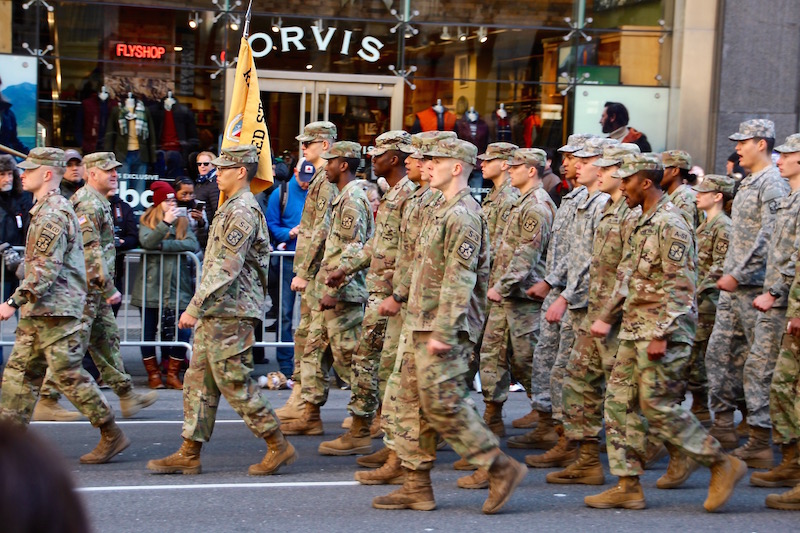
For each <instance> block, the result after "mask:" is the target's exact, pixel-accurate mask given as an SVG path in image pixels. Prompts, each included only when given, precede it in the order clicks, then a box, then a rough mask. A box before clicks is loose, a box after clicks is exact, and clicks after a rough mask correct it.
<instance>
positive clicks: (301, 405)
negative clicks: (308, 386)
mask: <svg viewBox="0 0 800 533" xmlns="http://www.w3.org/2000/svg"><path fill="white" fill-rule="evenodd" d="M300 389H301V387H300V383H295V384H294V387H292V393H291V394H290V395H289V399H288V400H286V403H285V404H284V406H283V407H279V408H278V409H275V416H277V417H278V418H279V419H280V421H281V422H288V421H290V420H297V419H300V418H303V413H304V412H305V404H306V402H305V401H304V400H303V396H302V395H301V394H300Z"/></svg>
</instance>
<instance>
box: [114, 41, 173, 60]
mask: <svg viewBox="0 0 800 533" xmlns="http://www.w3.org/2000/svg"><path fill="white" fill-rule="evenodd" d="M114 53H115V55H116V56H117V57H125V58H134V59H161V58H162V57H164V54H166V53H167V49H166V48H165V47H163V46H161V45H157V44H128V43H117V44H116V46H115V47H114Z"/></svg>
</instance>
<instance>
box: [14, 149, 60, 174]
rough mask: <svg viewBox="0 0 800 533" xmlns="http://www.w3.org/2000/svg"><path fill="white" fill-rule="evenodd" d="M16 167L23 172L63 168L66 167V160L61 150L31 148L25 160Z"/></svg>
mask: <svg viewBox="0 0 800 533" xmlns="http://www.w3.org/2000/svg"><path fill="white" fill-rule="evenodd" d="M17 166H18V167H19V168H21V169H23V170H33V169H34V168H39V167H41V166H46V167H62V168H64V167H66V166H67V159H66V157H65V156H64V150H62V149H61V148H50V147H39V148H32V149H31V151H30V152H28V157H27V159H25V161H23V162H22V163H18V164H17Z"/></svg>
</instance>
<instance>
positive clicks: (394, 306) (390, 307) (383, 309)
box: [378, 296, 403, 316]
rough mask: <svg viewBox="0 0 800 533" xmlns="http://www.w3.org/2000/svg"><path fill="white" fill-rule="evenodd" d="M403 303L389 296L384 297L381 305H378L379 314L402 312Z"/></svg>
mask: <svg viewBox="0 0 800 533" xmlns="http://www.w3.org/2000/svg"><path fill="white" fill-rule="evenodd" d="M402 306H403V304H401V303H400V302H398V301H397V300H395V299H394V298H393V297H391V296H389V297H388V298H384V299H383V301H382V302H381V305H379V306H378V314H379V315H381V316H395V315H397V313H399V312H400V309H401V307H402Z"/></svg>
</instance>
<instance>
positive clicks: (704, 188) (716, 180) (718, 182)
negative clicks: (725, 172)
mask: <svg viewBox="0 0 800 533" xmlns="http://www.w3.org/2000/svg"><path fill="white" fill-rule="evenodd" d="M735 186H736V182H735V181H734V180H733V178H731V177H729V176H722V175H719V174H706V175H705V176H704V177H703V181H701V182H700V183H698V184H697V185H695V186H694V187H692V189H694V190H695V191H697V192H722V193H726V194H730V195H733V189H734V187H735Z"/></svg>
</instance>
